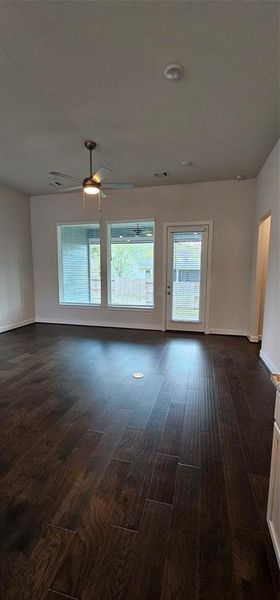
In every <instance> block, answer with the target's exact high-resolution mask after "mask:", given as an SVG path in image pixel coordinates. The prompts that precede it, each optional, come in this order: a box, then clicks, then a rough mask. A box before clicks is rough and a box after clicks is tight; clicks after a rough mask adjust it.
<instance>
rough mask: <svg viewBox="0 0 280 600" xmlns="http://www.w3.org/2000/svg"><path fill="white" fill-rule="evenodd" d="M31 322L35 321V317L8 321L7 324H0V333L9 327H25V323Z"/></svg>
mask: <svg viewBox="0 0 280 600" xmlns="http://www.w3.org/2000/svg"><path fill="white" fill-rule="evenodd" d="M31 323H35V319H25V321H17V322H16V323H9V325H0V333H4V332H5V331H10V330H11V329H17V328H18V327H25V325H30V324H31Z"/></svg>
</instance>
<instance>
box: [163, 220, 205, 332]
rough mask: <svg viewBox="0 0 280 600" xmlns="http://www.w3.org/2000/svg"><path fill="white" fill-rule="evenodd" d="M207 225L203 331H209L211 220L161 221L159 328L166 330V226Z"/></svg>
mask: <svg viewBox="0 0 280 600" xmlns="http://www.w3.org/2000/svg"><path fill="white" fill-rule="evenodd" d="M203 226H204V227H208V248H207V260H206V291H205V327H204V333H206V334H208V333H210V297H211V275H212V249H213V221H212V220H211V221H184V222H182V221H181V222H178V221H176V222H171V223H163V252H162V256H163V261H162V262H163V264H162V290H163V298H164V301H163V306H162V321H161V330H162V331H166V313H167V268H168V262H167V261H168V243H167V241H168V227H203Z"/></svg>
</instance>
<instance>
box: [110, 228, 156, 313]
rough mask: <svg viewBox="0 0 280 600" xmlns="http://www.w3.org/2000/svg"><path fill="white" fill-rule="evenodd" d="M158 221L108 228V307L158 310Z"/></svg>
mask: <svg viewBox="0 0 280 600" xmlns="http://www.w3.org/2000/svg"><path fill="white" fill-rule="evenodd" d="M154 235H155V224H154V221H141V222H138V223H137V222H132V223H111V224H110V225H109V226H108V239H109V256H108V303H109V305H111V306H120V307H121V306H124V307H126V306H131V307H146V308H151V307H153V306H154Z"/></svg>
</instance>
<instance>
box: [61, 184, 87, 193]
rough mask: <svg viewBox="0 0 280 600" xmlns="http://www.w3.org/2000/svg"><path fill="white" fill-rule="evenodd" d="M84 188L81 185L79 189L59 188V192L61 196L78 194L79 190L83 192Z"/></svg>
mask: <svg viewBox="0 0 280 600" xmlns="http://www.w3.org/2000/svg"><path fill="white" fill-rule="evenodd" d="M82 189H83V186H82V185H79V186H78V187H70V188H57V191H58V192H59V194H63V193H64V192H78V191H79V190H82Z"/></svg>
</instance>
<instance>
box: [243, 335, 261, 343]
mask: <svg viewBox="0 0 280 600" xmlns="http://www.w3.org/2000/svg"><path fill="white" fill-rule="evenodd" d="M246 335H247V338H248V340H249V342H253V343H255V344H256V343H257V342H260V341H261V339H262V336H261V335H251V334H250V333H249V332H247V334H246Z"/></svg>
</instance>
